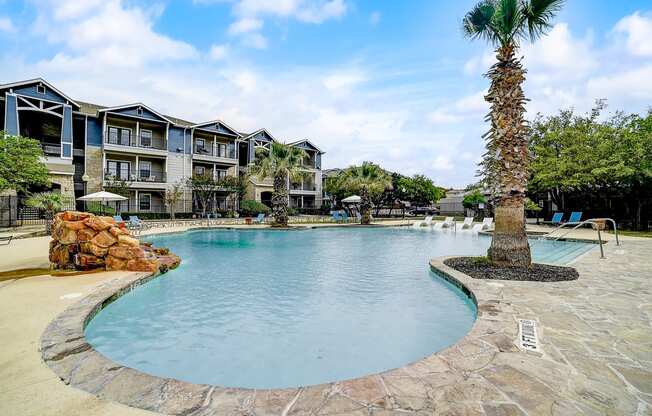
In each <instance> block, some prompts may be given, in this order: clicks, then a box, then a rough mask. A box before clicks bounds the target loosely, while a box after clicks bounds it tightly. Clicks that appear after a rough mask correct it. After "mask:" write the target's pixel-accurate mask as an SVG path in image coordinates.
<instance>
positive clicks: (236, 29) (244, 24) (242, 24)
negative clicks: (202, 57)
mask: <svg viewBox="0 0 652 416" xmlns="http://www.w3.org/2000/svg"><path fill="white" fill-rule="evenodd" d="M262 28H263V21H262V20H260V19H253V18H243V19H240V20H238V21H236V22H233V23H231V25H230V26H229V30H228V32H229V34H230V35H239V34H242V33H249V32H255V31H258V30H260V29H262Z"/></svg>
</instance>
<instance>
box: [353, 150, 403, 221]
mask: <svg viewBox="0 0 652 416" xmlns="http://www.w3.org/2000/svg"><path fill="white" fill-rule="evenodd" d="M342 185H343V186H344V188H346V189H348V190H349V191H351V192H356V193H359V194H360V213H361V215H362V219H361V221H360V223H361V224H365V225H368V224H371V208H372V205H373V204H372V203H371V194H381V193H383V192H384V191H385V190H386V189H388V188H391V187H392V177H391V176H389V175H388V174H387V172H385V171H384V170H383V169H381V168H380V166H378V165H375V164H373V163H371V162H364V163H362V165H361V166H351V167H350V168H348V169H347V170H346V171H345V172H344V175H343V176H342Z"/></svg>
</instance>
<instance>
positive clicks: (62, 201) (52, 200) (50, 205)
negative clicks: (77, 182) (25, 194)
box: [26, 192, 71, 235]
mask: <svg viewBox="0 0 652 416" xmlns="http://www.w3.org/2000/svg"><path fill="white" fill-rule="evenodd" d="M70 201H71V198H70V197H68V196H65V195H62V194H60V193H59V192H41V193H38V194H34V195H32V196H31V197H30V198H29V199H28V200H27V201H26V204H27V206H30V207H33V208H39V209H42V210H44V211H45V232H46V234H47V235H50V234H52V218H54V214H56V213H57V212H59V211H61V210H63V209H64V208H65V207H66V206H67V205H68V204H70Z"/></svg>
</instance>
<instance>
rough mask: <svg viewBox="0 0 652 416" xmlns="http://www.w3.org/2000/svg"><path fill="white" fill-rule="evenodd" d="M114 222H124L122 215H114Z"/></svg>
mask: <svg viewBox="0 0 652 416" xmlns="http://www.w3.org/2000/svg"><path fill="white" fill-rule="evenodd" d="M113 221H115V222H117V223H120V222H122V215H114V216H113Z"/></svg>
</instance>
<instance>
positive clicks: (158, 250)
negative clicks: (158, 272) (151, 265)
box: [153, 247, 170, 256]
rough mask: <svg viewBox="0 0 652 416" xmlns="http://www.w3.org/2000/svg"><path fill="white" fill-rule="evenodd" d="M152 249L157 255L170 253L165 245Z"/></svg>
mask: <svg viewBox="0 0 652 416" xmlns="http://www.w3.org/2000/svg"><path fill="white" fill-rule="evenodd" d="M153 251H154V254H156V255H157V256H167V255H168V254H170V249H169V248H166V247H161V248H155V249H154V250H153Z"/></svg>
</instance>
